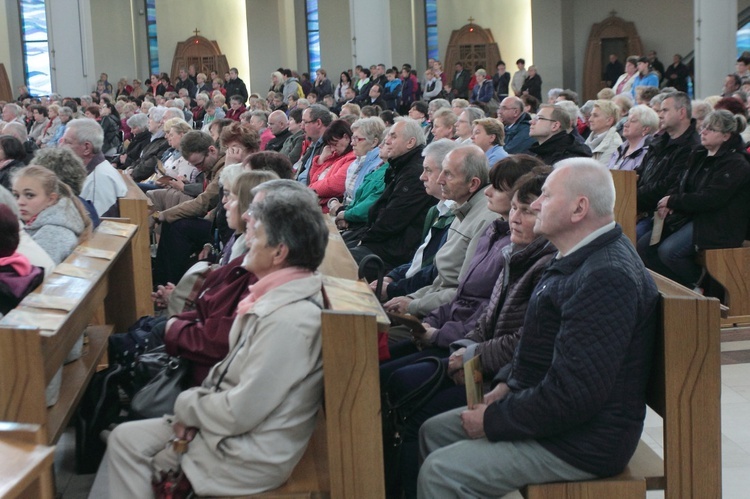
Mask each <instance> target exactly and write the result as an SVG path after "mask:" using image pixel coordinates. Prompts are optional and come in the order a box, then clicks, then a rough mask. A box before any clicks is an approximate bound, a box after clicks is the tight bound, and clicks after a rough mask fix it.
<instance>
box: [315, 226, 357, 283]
mask: <svg viewBox="0 0 750 499" xmlns="http://www.w3.org/2000/svg"><path fill="white" fill-rule="evenodd" d="M326 225H328V231H329V239H328V247H327V248H326V256H325V258H323V263H321V264H320V267H319V268H318V271H319V272H320V273H321V274H325V275H329V276H333V277H341V278H344V279H351V280H354V281H356V280H357V264H356V263H355V262H354V258H352V255H351V253H350V252H349V249H348V248H347V247H346V244H344V240H343V239H342V238H341V235H340V234H339V230H338V229H337V228H336V226H335V225H334V223H333V219H332V218H331V217H326Z"/></svg>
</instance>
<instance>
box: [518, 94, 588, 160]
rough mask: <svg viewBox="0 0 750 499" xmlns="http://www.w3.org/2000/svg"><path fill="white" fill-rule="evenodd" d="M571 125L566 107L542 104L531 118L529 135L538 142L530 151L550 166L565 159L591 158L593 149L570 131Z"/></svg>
mask: <svg viewBox="0 0 750 499" xmlns="http://www.w3.org/2000/svg"><path fill="white" fill-rule="evenodd" d="M570 127H571V126H570V115H569V114H568V113H567V112H566V111H565V110H564V109H562V108H561V107H559V106H553V105H551V104H542V105H541V106H539V112H537V115H536V116H534V119H532V120H531V128H529V137H533V138H535V139H536V140H537V143H536V144H534V145H533V146H531V148H529V152H530V153H531V154H533V155H534V156H538V157H539V159H541V160H542V161H544V162H545V163H547V164H548V165H550V166H552V165H554V164H555V163H557V162H558V161H561V160H563V159H568V158H576V157H583V158H590V157H591V149H589V148H588V146H586V145H585V144H580V143H578V142H577V141H576V140H575V137H573V135H571V134H570V133H568V131H567V130H568V129H569V128H570Z"/></svg>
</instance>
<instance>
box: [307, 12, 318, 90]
mask: <svg viewBox="0 0 750 499" xmlns="http://www.w3.org/2000/svg"><path fill="white" fill-rule="evenodd" d="M306 1H307V59H308V61H309V63H310V77H311V78H313V79H314V78H315V77H314V76H313V75H314V74H315V72H316V71H317V70H318V69H320V25H319V24H318V0H306Z"/></svg>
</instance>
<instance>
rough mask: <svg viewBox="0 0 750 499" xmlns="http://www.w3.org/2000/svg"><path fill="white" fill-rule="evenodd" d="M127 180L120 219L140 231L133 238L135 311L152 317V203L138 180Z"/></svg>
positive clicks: (124, 175)
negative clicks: (150, 212) (139, 185)
mask: <svg viewBox="0 0 750 499" xmlns="http://www.w3.org/2000/svg"><path fill="white" fill-rule="evenodd" d="M122 177H123V180H125V184H126V185H127V186H128V193H127V195H126V196H125V197H122V198H119V199H118V200H117V202H118V206H119V208H120V217H122V218H124V219H126V221H127V222H128V223H131V224H134V225H137V226H138V232H136V234H135V238H134V239H133V259H134V262H133V270H134V273H133V276H132V279H133V280H134V285H135V289H136V294H135V312H136V315H137V316H138V317H143V316H144V315H152V314H153V313H154V304H153V302H152V301H151V291H153V281H152V276H151V238H150V233H149V232H150V231H149V223H148V217H149V208H150V207H151V205H152V203H151V200H150V199H149V198H148V196H146V194H145V193H144V192H143V191H142V190H141V189H140V187H138V185H137V184H136V183H135V181H134V180H133V179H132V177H130V175H126V174H125V173H124V172H123V173H122Z"/></svg>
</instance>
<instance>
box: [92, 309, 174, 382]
mask: <svg viewBox="0 0 750 499" xmlns="http://www.w3.org/2000/svg"><path fill="white" fill-rule="evenodd" d="M166 324H167V317H152V316H144V317H141V318H140V319H138V320H137V321H136V322H135V324H133V325H132V326H130V329H129V330H128V332H126V333H122V334H113V335H112V336H110V337H109V340H108V341H109V346H108V350H107V353H108V355H109V361H110V362H111V363H113V364H114V363H117V364H120V365H121V366H122V367H123V368H124V369H125V372H124V374H123V377H122V380H121V381H122V389H123V390H124V391H125V392H126V393H127V394H128V396H130V397H132V396H133V394H134V393H135V391H136V389H137V388H136V387H134V386H131V384H132V381H133V376H134V371H133V369H134V367H135V361H136V358H137V357H138V356H139V355H142V354H144V353H146V352H148V351H151V350H153V349H155V348H157V347H159V346H161V345H163V344H164V329H165V327H166Z"/></svg>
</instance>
